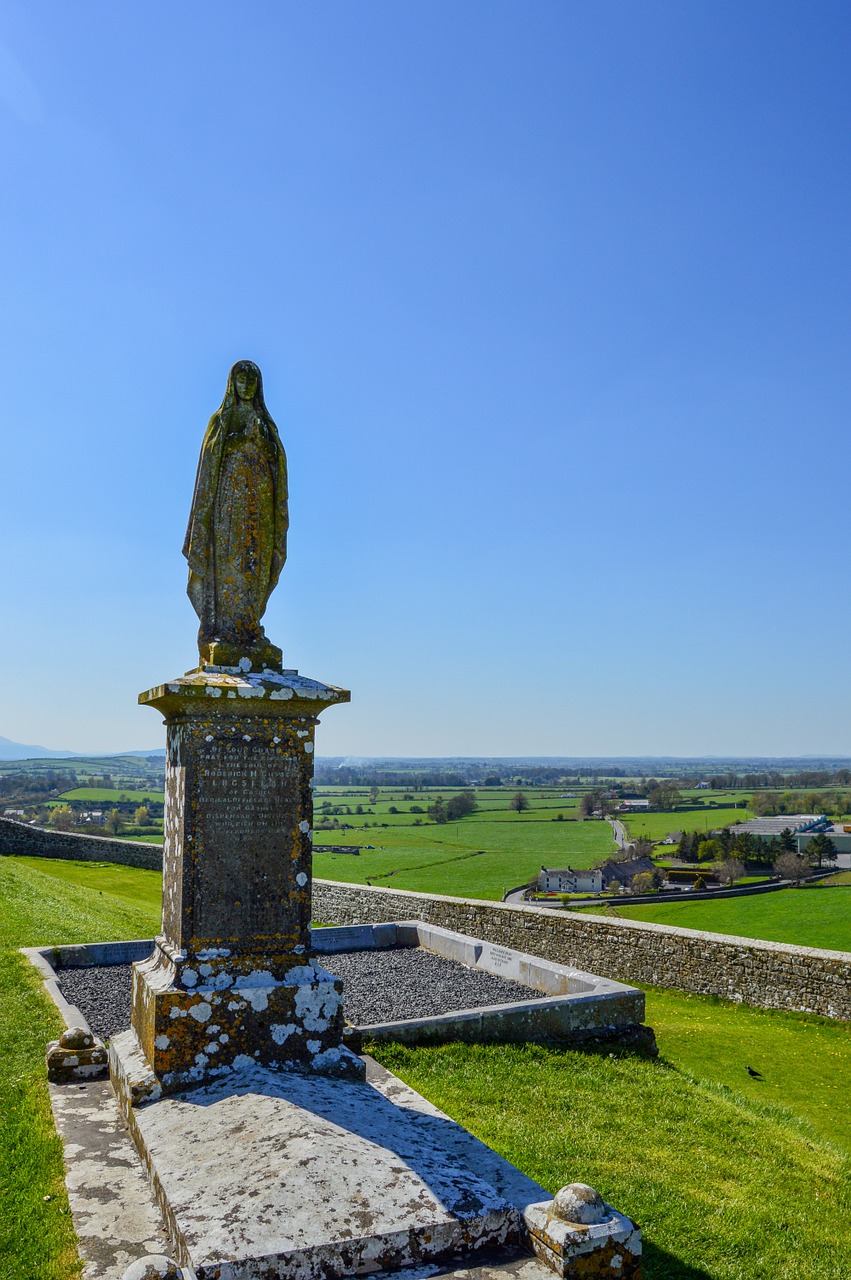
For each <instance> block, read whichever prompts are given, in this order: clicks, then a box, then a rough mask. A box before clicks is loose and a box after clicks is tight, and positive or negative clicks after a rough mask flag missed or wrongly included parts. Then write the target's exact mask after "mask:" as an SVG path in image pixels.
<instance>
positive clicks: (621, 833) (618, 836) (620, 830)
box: [606, 818, 629, 849]
mask: <svg viewBox="0 0 851 1280" xmlns="http://www.w3.org/2000/svg"><path fill="white" fill-rule="evenodd" d="M606 821H607V822H608V823H609V825H610V826H611V828H612V835H613V836H614V837H615V844H616V845H617V846H618V848H619V849H623V847H624V845H627V844H629V836H628V835H627V834H626V827H625V826H624V825H623V823H622V822H618V820H617V818H607V819H606Z"/></svg>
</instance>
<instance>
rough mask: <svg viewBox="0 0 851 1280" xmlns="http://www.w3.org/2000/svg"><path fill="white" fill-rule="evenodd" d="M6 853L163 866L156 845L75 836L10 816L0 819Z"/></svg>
mask: <svg viewBox="0 0 851 1280" xmlns="http://www.w3.org/2000/svg"><path fill="white" fill-rule="evenodd" d="M9 853H13V854H14V853H17V854H27V855H28V856H29V857H31V858H67V859H68V860H69V861H71V862H118V863H120V864H121V865H122V866H125V867H144V868H147V869H148V870H152V871H161V870H162V865H163V851H162V846H161V845H158V844H145V843H143V842H142V841H139V840H110V839H109V837H108V836H87V835H78V834H77V833H76V832H75V831H46V830H45V829H44V828H43V827H31V826H28V825H27V823H25V822H15V821H14V820H13V819H12V818H0V855H2V854H9Z"/></svg>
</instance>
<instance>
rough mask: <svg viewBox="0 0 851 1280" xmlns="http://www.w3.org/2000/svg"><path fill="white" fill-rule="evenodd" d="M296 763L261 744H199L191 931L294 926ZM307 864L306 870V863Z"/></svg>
mask: <svg viewBox="0 0 851 1280" xmlns="http://www.w3.org/2000/svg"><path fill="white" fill-rule="evenodd" d="M298 776H299V766H298V762H297V761H296V760H294V759H292V757H288V756H285V755H282V754H279V753H278V752H277V751H275V750H274V748H270V747H268V746H266V745H265V744H262V743H246V742H244V741H243V742H227V741H222V740H221V739H219V740H217V741H214V742H212V743H209V744H206V743H205V745H204V749H203V750H202V751H201V753H200V759H199V777H198V810H197V830H198V834H199V840H200V844H201V849H202V853H201V856H200V857H199V859H198V863H197V866H196V898H195V932H196V934H197V936H198V937H204V938H222V939H224V938H231V939H234V938H239V939H242V940H243V941H246V942H247V941H249V940H250V939H251V938H252V937H254V938H257V937H260V938H263V937H265V938H268V937H274V936H275V935H281V934H285V935H290V934H293V933H294V932H298V931H300V929H301V928H302V923H301V917H302V916H303V915H304V914H305V906H304V905H303V904H302V899H303V898H304V897H305V895H304V894H303V893H302V892H301V891H300V890H299V888H298V886H297V884H296V880H295V877H296V875H297V873H298V872H299V871H300V870H302V867H301V858H300V857H296V858H294V857H293V852H294V851H296V852H297V851H298V849H299V844H298V833H297V827H298V822H299V818H300V815H299V811H298V808H299V805H298ZM308 870H309V868H308Z"/></svg>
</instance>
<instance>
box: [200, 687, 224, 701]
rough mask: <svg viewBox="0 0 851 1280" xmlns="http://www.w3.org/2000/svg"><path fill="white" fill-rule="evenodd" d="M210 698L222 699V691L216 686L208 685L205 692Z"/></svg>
mask: <svg viewBox="0 0 851 1280" xmlns="http://www.w3.org/2000/svg"><path fill="white" fill-rule="evenodd" d="M204 692H205V693H206V695H207V697H208V698H220V697H221V696H222V691H221V689H217V688H216V687H215V686H214V685H210V684H208V685H207V687H206V689H205V690H204Z"/></svg>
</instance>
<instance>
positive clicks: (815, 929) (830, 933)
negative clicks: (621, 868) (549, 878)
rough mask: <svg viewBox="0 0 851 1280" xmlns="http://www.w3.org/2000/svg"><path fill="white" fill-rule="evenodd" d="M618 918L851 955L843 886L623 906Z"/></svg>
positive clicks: (850, 897)
mask: <svg viewBox="0 0 851 1280" xmlns="http://www.w3.org/2000/svg"><path fill="white" fill-rule="evenodd" d="M585 909H586V910H588V911H590V912H596V910H597V908H595V907H588V908H585ZM617 912H618V914H619V915H622V916H626V917H627V919H629V920H647V921H649V922H650V923H651V924H668V925H676V926H677V927H678V928H681V929H705V930H707V931H708V932H710V933H730V934H733V935H734V936H735V937H737V938H764V939H765V941H766V942H789V943H791V944H792V945H793V946H797V947H825V948H827V949H828V950H830V951H851V892H849V891H848V888H844V887H841V886H840V887H837V888H824V887H822V886H820V885H819V886H817V887H816V886H813V887H812V888H805V889H779V890H778V891H777V892H776V893H764V894H758V895H754V897H752V898H728V899H726V900H724V899H721V900H717V899H716V900H712V899H710V900H709V901H703V902H660V903H659V904H658V905H657V904H655V903H648V904H647V905H646V906H636V907H630V906H627V905H625V904H624V903H623V902H622V901H618V903H617Z"/></svg>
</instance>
